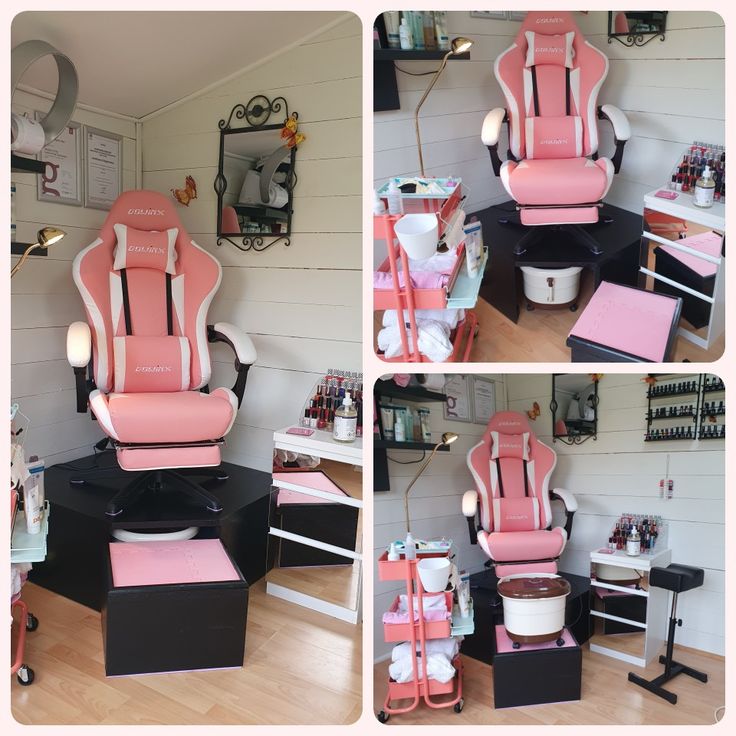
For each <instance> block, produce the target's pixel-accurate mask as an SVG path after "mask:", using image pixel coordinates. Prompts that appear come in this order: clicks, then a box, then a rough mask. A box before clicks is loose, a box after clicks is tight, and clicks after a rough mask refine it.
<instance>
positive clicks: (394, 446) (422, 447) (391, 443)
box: [373, 440, 450, 452]
mask: <svg viewBox="0 0 736 736" xmlns="http://www.w3.org/2000/svg"><path fill="white" fill-rule="evenodd" d="M436 444H437V443H436V442H398V441H397V440H373V447H374V449H380V450H419V451H423V452H427V451H429V450H434V448H435V445H436ZM437 451H438V452H449V451H450V448H449V446H448V445H440V446H439V447H438V448H437Z"/></svg>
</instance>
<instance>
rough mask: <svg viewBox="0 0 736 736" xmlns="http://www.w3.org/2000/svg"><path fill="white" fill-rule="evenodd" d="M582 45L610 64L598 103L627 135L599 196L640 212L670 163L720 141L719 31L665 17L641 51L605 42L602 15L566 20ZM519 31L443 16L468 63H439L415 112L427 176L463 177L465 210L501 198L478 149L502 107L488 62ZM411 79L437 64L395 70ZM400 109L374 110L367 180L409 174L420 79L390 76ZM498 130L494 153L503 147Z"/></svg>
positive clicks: (685, 15) (695, 18)
mask: <svg viewBox="0 0 736 736" xmlns="http://www.w3.org/2000/svg"><path fill="white" fill-rule="evenodd" d="M575 19H576V21H577V23H578V25H579V27H580V29H581V31H582V32H583V34H584V35H585V36H586V38H587V39H588V40H589V41H590V42H591V43H592V44H594V45H595V46H597V47H598V48H599V49H601V50H602V51H603V52H604V53H605V54H606V55H607V56H608V58H609V60H610V70H609V74H608V79H607V80H606V83H605V84H604V86H603V88H602V90H601V94H600V96H599V104H603V103H611V104H614V105H616V106H618V107H620V108H621V109H622V110H624V112H625V113H626V114H627V115H628V117H629V120H630V122H631V127H632V132H633V136H632V139H631V140H630V141H629V143H628V144H627V146H626V153H625V155H624V163H623V166H622V169H621V172H620V174H619V175H618V176H617V177H616V178H615V179H614V183H613V186H612V188H611V191H610V193H609V195H608V197H607V201H609V202H610V203H611V204H614V205H617V206H620V207H623V208H625V209H628V210H631V211H633V212H640V211H641V201H642V195H643V194H644V193H645V192H647V191H649V190H651V189H654V188H656V187H658V186H661V185H662V184H664V183H665V182H666V181H668V179H669V173H670V171H671V169H672V167H673V166H674V164H675V162H676V160H677V157H678V155H680V154H681V152H682V150H683V148H684V147H685V146H686V145H689V144H691V143H692V141H693V140H694V139H697V140H707V141H708V142H710V143H723V142H724V141H725V138H724V136H725V132H724V119H725V95H724V85H725V65H724V57H725V33H724V25H723V21H722V19H721V17H720V16H719V15H717V14H716V13H711V12H705V11H697V12H679V11H673V12H670V13H669V14H668V16H667V34H666V40H665V41H664V42H661V41H659V40H654V41H652V42H651V43H649V44H647V45H646V46H644V47H642V48H625V47H624V46H622V45H621V44H619V43H617V42H615V41H614V42H613V43H612V44H609V43H608V41H607V35H606V30H607V13H606V12H603V11H591V12H590V13H588V14H587V15H584V14H582V13H575ZM519 26H520V23H518V22H511V21H495V20H486V19H479V18H472V17H471V16H470V14H469V13H468V12H466V11H456V12H450V13H449V14H448V29H449V33H450V36H451V37H453V36H457V35H462V36H467V37H469V38H471V39H473V41H474V45H473V47H472V49H471V51H470V56H471V60H470V61H457V62H450V63H448V65H447V67H446V69H445V71H444V72H443V75H442V77H441V78H440V80H439V81H438V82H437V85H436V86H435V88H434V89H433V90H432V93H431V94H430V96H429V97H428V98H427V101H426V102H425V103H424V106H423V107H422V111H421V120H420V125H421V133H422V143H423V146H422V149H423V152H424V159H425V167H426V172H427V174H429V175H435V176H446V175H448V174H451V175H453V176H459V177H462V179H463V183H464V184H465V185H467V188H468V190H469V194H468V202H467V207H466V209H467V211H469V212H474V211H477V210H480V209H483V208H484V207H487V206H489V205H491V204H496V203H498V202H501V201H504V200H506V199H508V195H507V194H506V192H505V190H504V189H503V187H502V186H501V183H500V181H499V179H497V178H496V177H495V176H493V172H492V169H491V164H490V160H489V157H488V151H487V150H486V148H485V147H484V146H483V144H482V143H481V141H480V129H481V125H482V122H483V118H484V116H485V114H486V113H487V112H488V111H489V110H491V109H492V108H494V107H499V106H500V107H503V106H504V100H503V96H502V94H501V91H500V89H499V87H498V84H497V82H496V80H495V77H494V76H493V69H492V67H493V61H494V60H495V58H496V57H497V56H498V54H499V53H501V52H502V51H503V50H504V49H506V48H507V47H508V46H509V45H510V43H511V41H512V40H513V37H514V36H515V35H516V33H517V32H518V30H519ZM398 65H399V66H400V67H402V68H405V69H407V70H409V71H412V72H423V71H430V70H432V69H435V68H436V66H437V62H403V63H402V62H398ZM397 79H398V84H399V96H400V101H401V109H400V110H395V111H391V112H379V113H376V115H375V118H374V120H375V123H374V151H375V152H374V166H375V170H374V178H375V181H376V185H380V184H382V183H383V182H385V181H386V179H387V178H389V177H391V176H400V175H413V174H416V173H417V171H418V167H419V163H418V159H417V152H416V141H415V136H414V125H413V115H414V108H415V107H416V105H417V103H418V102H419V99H420V97H421V95H422V93H423V91H424V89H426V86H427V84H428V83H429V77H426V76H425V77H412V76H408V75H406V74H401V73H397ZM599 129H600V131H601V147H600V151H601V154H602V155H611V154H612V153H613V136H612V133H611V130H610V126H609V125H608V123H605V122H602V123H601V124H600V126H599ZM507 145H508V144H507V141H506V133H505V129H504V132H503V133H502V136H501V144H500V146H499V148H500V149H501V150H504V151H505V150H506V148H507Z"/></svg>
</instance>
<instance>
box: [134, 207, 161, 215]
mask: <svg viewBox="0 0 736 736" xmlns="http://www.w3.org/2000/svg"><path fill="white" fill-rule="evenodd" d="M128 214H129V215H165V214H166V210H154V209H146V210H142V209H139V208H136V207H133V208H131V209H129V210H128Z"/></svg>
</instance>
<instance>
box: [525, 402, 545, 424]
mask: <svg viewBox="0 0 736 736" xmlns="http://www.w3.org/2000/svg"><path fill="white" fill-rule="evenodd" d="M541 413H542V412H541V410H540V408H539V404H538V403H537V402H536V401H535V402H534V403H533V404H532V408H531V409H529V410H527V413H526V415H527V416H528V417H529V419H531V420H532V421H533V422H536V421H537V417H538V416H539V415H540V414H541Z"/></svg>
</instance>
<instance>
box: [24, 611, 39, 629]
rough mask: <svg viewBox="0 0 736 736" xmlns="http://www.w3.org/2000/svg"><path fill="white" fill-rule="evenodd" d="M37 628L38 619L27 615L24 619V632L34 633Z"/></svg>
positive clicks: (30, 614)
mask: <svg viewBox="0 0 736 736" xmlns="http://www.w3.org/2000/svg"><path fill="white" fill-rule="evenodd" d="M37 628H38V619H37V618H36V617H35V616H34V615H33V614H32V613H29V614H28V617H27V618H26V631H35V630H36V629H37Z"/></svg>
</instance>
